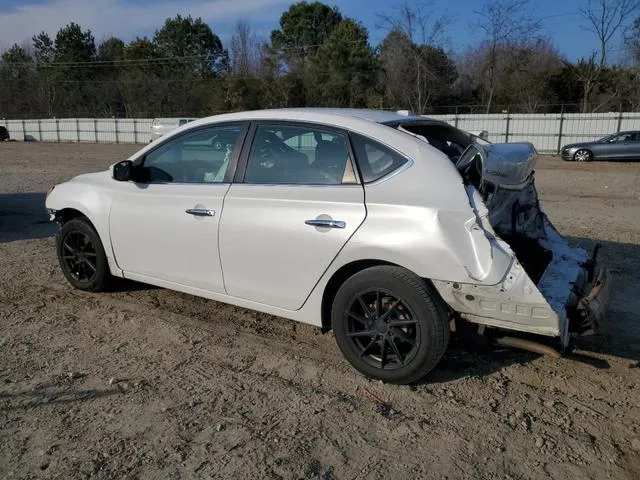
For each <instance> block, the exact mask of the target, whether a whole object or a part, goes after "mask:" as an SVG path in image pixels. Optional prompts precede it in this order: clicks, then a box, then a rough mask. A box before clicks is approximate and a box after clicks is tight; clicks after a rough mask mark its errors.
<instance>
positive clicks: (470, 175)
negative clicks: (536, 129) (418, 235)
mask: <svg viewBox="0 0 640 480" xmlns="http://www.w3.org/2000/svg"><path fill="white" fill-rule="evenodd" d="M536 157H537V153H536V151H535V148H534V147H533V145H531V144H530V143H511V144H482V145H481V144H478V143H473V144H471V145H470V146H469V147H468V148H467V149H466V150H465V151H464V153H463V154H462V155H461V156H460V157H459V158H458V159H457V161H456V168H457V169H458V171H459V172H460V174H461V176H462V178H463V180H464V184H465V188H466V191H467V195H468V197H469V201H470V204H471V206H472V208H473V210H474V212H475V216H476V222H475V224H474V225H472V226H471V228H472V229H475V230H481V231H482V232H483V233H484V235H485V236H486V237H487V238H488V239H489V240H490V241H491V242H493V243H496V244H497V245H499V247H500V248H501V249H503V250H504V251H505V252H508V253H512V254H513V255H512V256H513V257H514V261H513V263H512V265H511V266H510V268H509V271H508V273H507V274H506V276H505V277H504V279H503V280H502V282H501V283H500V284H498V285H491V286H488V285H473V284H460V283H453V282H442V281H436V282H434V284H435V286H436V288H437V289H438V291H439V292H440V294H441V295H442V296H443V298H444V299H445V301H446V302H447V303H448V304H449V305H450V306H451V307H452V308H453V309H454V310H455V311H456V312H457V313H458V314H459V315H460V316H461V317H462V318H463V319H465V320H467V321H470V322H472V323H476V324H480V325H484V326H490V327H496V328H499V329H506V330H515V331H519V332H527V333H533V334H538V335H546V336H550V337H560V339H561V345H562V347H563V348H564V347H566V346H567V345H568V343H569V340H570V338H571V337H572V336H573V335H583V334H590V333H595V332H596V331H597V330H598V325H599V323H600V322H601V320H602V318H603V315H604V310H605V306H606V304H607V301H608V296H609V290H610V287H611V286H610V283H611V282H610V278H609V273H608V271H607V269H606V268H601V267H599V266H598V264H597V262H596V254H597V247H596V249H595V250H594V252H593V253H592V254H589V253H588V252H587V251H586V250H584V249H583V248H580V247H576V246H573V245H571V244H569V242H568V241H567V240H566V239H565V238H564V237H563V236H562V235H560V233H559V232H558V231H557V230H556V229H555V228H554V226H553V225H552V224H551V222H550V221H549V219H548V218H547V216H546V215H545V213H544V211H543V210H542V208H541V207H540V202H539V200H538V194H537V191H536V187H535V183H534V166H535V161H536Z"/></svg>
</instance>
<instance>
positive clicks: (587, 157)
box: [573, 148, 593, 162]
mask: <svg viewBox="0 0 640 480" xmlns="http://www.w3.org/2000/svg"><path fill="white" fill-rule="evenodd" d="M573 159H574V160H575V161H576V162H590V161H591V160H592V159H593V154H592V153H591V152H590V151H589V150H587V149H586V148H581V149H580V150H578V151H577V152H576V153H575V154H574V155H573Z"/></svg>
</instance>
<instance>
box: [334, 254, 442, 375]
mask: <svg viewBox="0 0 640 480" xmlns="http://www.w3.org/2000/svg"><path fill="white" fill-rule="evenodd" d="M331 322H332V328H333V331H334V334H335V336H336V341H337V343H338V346H339V347H340V350H341V351H342V353H343V354H344V356H345V357H346V358H347V360H349V362H351V364H352V365H353V366H354V367H355V368H356V369H357V370H359V371H360V372H362V373H363V374H364V375H366V376H368V377H371V378H375V379H379V380H383V381H385V382H388V383H399V384H406V383H411V382H415V381H417V380H419V379H420V378H421V377H423V376H424V375H426V374H427V373H428V372H429V371H431V370H432V369H433V368H434V367H435V366H436V365H437V364H438V362H439V361H440V359H441V358H442V356H443V355H444V352H445V350H446V348H447V344H448V342H449V315H448V312H447V309H446V307H445V305H444V303H443V302H442V300H441V299H440V297H439V296H438V295H437V293H436V292H435V291H434V290H433V288H432V287H431V286H430V285H429V284H428V283H427V282H425V281H424V280H422V279H421V278H420V277H418V276H416V275H414V274H413V273H411V272H409V271H407V270H405V269H403V268H400V267H395V266H378V267H371V268H367V269H365V270H363V271H361V272H359V273H356V274H355V275H353V276H352V277H350V278H349V279H348V280H347V281H346V282H345V283H344V284H343V285H342V287H341V288H340V289H339V290H338V292H337V294H336V297H335V299H334V302H333V307H332V311H331Z"/></svg>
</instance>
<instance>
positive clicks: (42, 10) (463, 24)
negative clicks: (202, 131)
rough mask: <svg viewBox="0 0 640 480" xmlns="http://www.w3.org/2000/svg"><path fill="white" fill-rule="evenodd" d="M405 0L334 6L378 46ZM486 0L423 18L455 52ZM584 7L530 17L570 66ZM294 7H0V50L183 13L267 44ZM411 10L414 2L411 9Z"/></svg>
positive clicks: (559, 5) (148, 28)
mask: <svg viewBox="0 0 640 480" xmlns="http://www.w3.org/2000/svg"><path fill="white" fill-rule="evenodd" d="M403 2H404V0H333V1H326V2H325V3H327V4H329V5H335V6H337V7H338V8H339V9H340V11H341V12H342V13H343V15H345V16H348V17H351V18H355V19H356V20H358V21H360V22H361V23H362V24H364V25H365V26H366V27H367V28H368V30H369V35H370V39H371V43H372V44H373V45H376V44H377V43H378V42H379V41H380V40H381V39H382V38H383V37H384V35H385V30H384V28H383V27H382V25H381V22H380V15H390V14H393V13H394V7H397V6H398V5H400V4H402V3H403ZM482 2H483V0H430V1H429V0H427V1H426V2H424V3H425V4H426V5H430V6H428V7H427V8H426V9H425V11H427V12H429V13H430V14H433V16H434V18H445V19H446V34H447V37H448V38H449V40H450V41H449V48H451V49H453V50H454V51H456V52H461V51H464V50H465V49H466V48H467V47H469V46H471V45H473V44H475V43H477V42H479V41H480V40H481V39H482V32H481V31H480V30H479V28H478V27H477V26H475V25H474V22H475V21H477V15H475V14H474V10H478V9H479V8H481V6H482ZM586 2H587V0H561V1H558V0H532V2H531V4H532V5H534V7H533V10H534V11H533V12H532V13H533V14H535V15H536V16H539V17H547V18H545V19H544V20H543V22H542V25H543V33H544V34H545V35H547V36H548V37H550V38H551V40H552V41H553V42H554V44H555V45H556V47H557V48H558V49H559V51H560V52H561V53H562V54H564V55H565V56H566V57H567V58H568V59H569V60H572V61H574V60H577V59H578V58H580V57H582V56H588V55H589V54H590V53H591V52H592V51H593V50H594V49H596V48H597V42H596V39H595V35H594V34H593V33H590V32H588V31H586V30H585V29H584V28H583V25H584V20H582V19H581V17H580V15H579V14H578V11H579V9H580V8H581V7H582V6H584V5H585V4H586ZM292 3H295V2H292V1H291V0H181V1H176V0H174V1H169V0H0V51H2V50H4V49H6V48H9V47H10V46H11V45H13V44H14V43H18V44H20V45H22V44H25V43H30V38H31V36H32V35H33V34H35V33H39V32H41V31H45V32H47V33H49V34H50V35H51V36H52V37H53V36H55V33H56V32H57V31H58V30H59V29H60V28H61V27H63V26H65V25H66V24H68V23H70V22H75V23H78V24H79V25H80V26H82V27H83V28H84V29H87V28H88V29H91V31H92V32H93V35H94V37H95V39H96V43H100V42H101V41H102V40H104V39H105V38H107V37H109V36H111V35H115V36H117V37H119V38H122V39H123V40H125V41H129V40H131V39H133V38H135V37H136V36H145V35H146V36H153V33H154V32H155V30H156V29H158V28H160V27H161V26H162V24H163V23H164V20H165V19H166V18H167V17H173V16H175V15H176V14H178V13H180V14H182V15H188V14H190V15H191V16H192V17H194V18H196V17H202V19H203V20H205V21H206V22H207V23H208V24H209V25H210V27H211V28H212V30H213V31H214V33H216V34H217V35H218V36H219V37H220V38H221V39H222V41H223V43H225V44H227V45H228V42H229V40H230V37H231V33H232V31H233V26H234V24H235V23H236V22H237V21H238V20H246V21H248V22H249V23H250V25H251V26H252V29H253V30H254V32H256V33H257V34H258V36H259V37H263V38H265V39H267V38H268V37H269V33H270V31H271V30H272V29H274V28H277V27H278V21H279V18H280V15H281V14H282V13H283V12H284V11H285V10H286V9H287V8H288V7H289V5H291V4H292ZM410 3H411V4H414V3H415V0H413V1H411V2H410ZM616 41H617V45H614V46H613V49H612V51H611V55H610V58H612V59H613V60H620V59H619V56H620V55H623V51H622V49H621V48H620V45H621V37H620V38H618V39H616Z"/></svg>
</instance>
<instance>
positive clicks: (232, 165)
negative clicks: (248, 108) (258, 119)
mask: <svg viewBox="0 0 640 480" xmlns="http://www.w3.org/2000/svg"><path fill="white" fill-rule="evenodd" d="M235 126H239V127H240V132H239V134H238V138H237V139H236V144H235V146H234V147H233V155H232V156H231V159H230V160H229V166H228V167H227V171H226V172H225V174H224V178H223V180H222V181H221V182H143V181H139V180H134V182H135V183H137V184H141V185H222V184H228V183H231V182H232V181H233V178H234V175H235V172H236V169H237V166H238V160H239V158H240V155H241V150H242V149H243V147H244V144H245V141H246V139H247V133H248V131H249V127H250V122H248V121H246V120H240V121H233V122H220V123H208V124H206V125H198V126H197V127H194V128H190V129H188V130H185V131H184V132H180V133H179V134H177V135H174V136H171V137H169V138H166V139H164V140H163V141H161V142H158V144H157V145H154V147H153V148H151V149H149V150H148V151H146V152H145V153H144V155H141V156H140V157H138V158H136V159H135V160H134V165H135V168H136V169H142V168H144V163H145V162H146V160H147V156H148V155H150V154H151V153H153V152H155V151H156V150H158V149H159V148H162V147H164V146H165V145H167V144H168V143H170V142H173V141H174V140H178V139H180V138H182V137H184V136H186V135H191V134H192V133H196V132H199V131H201V130H208V129H210V128H219V127H221V128H224V127H235Z"/></svg>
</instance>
